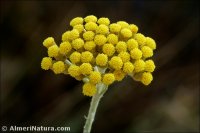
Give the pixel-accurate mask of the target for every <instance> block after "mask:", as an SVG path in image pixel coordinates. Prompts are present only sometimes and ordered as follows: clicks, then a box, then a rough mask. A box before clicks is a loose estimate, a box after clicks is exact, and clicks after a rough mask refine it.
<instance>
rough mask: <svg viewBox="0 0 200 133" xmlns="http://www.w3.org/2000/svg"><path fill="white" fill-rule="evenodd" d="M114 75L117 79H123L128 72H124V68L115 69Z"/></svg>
mask: <svg viewBox="0 0 200 133" xmlns="http://www.w3.org/2000/svg"><path fill="white" fill-rule="evenodd" d="M113 74H114V76H115V80H117V81H122V79H124V77H125V75H126V73H125V72H123V71H122V70H115V71H114V72H113Z"/></svg>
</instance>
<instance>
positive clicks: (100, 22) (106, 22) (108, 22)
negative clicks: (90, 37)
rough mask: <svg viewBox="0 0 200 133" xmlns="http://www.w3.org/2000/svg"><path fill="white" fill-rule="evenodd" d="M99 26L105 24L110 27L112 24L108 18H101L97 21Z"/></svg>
mask: <svg viewBox="0 0 200 133" xmlns="http://www.w3.org/2000/svg"><path fill="white" fill-rule="evenodd" d="M97 23H98V24H104V25H107V26H108V25H109V24H110V20H109V19H108V18H104V17H102V18H99V19H98V21H97Z"/></svg>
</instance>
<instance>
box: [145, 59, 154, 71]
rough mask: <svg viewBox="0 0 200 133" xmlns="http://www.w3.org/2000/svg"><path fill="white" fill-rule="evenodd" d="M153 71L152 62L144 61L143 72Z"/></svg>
mask: <svg viewBox="0 0 200 133" xmlns="http://www.w3.org/2000/svg"><path fill="white" fill-rule="evenodd" d="M154 69H155V64H154V62H153V60H147V61H145V68H144V70H145V71H147V72H153V71H154Z"/></svg>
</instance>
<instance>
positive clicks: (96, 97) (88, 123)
mask: <svg viewBox="0 0 200 133" xmlns="http://www.w3.org/2000/svg"><path fill="white" fill-rule="evenodd" d="M97 90H98V91H97V93H96V94H95V95H94V96H93V97H92V101H91V103H90V109H89V113H88V116H87V118H86V122H85V126H84V130H83V133H90V131H91V128H92V123H93V121H94V118H95V114H96V110H97V107H98V104H99V101H100V99H101V98H102V97H103V94H104V93H105V92H106V90H107V86H106V85H104V84H102V83H101V84H99V85H97Z"/></svg>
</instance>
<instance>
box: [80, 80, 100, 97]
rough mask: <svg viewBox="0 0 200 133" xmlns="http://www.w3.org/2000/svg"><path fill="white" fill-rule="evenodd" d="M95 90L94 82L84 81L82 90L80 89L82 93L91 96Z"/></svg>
mask: <svg viewBox="0 0 200 133" xmlns="http://www.w3.org/2000/svg"><path fill="white" fill-rule="evenodd" d="M96 92H97V88H96V86H95V85H94V84H91V83H85V84H84V85H83V91H82V93H83V95H85V96H89V97H92V96H94V95H95V94H96Z"/></svg>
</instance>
